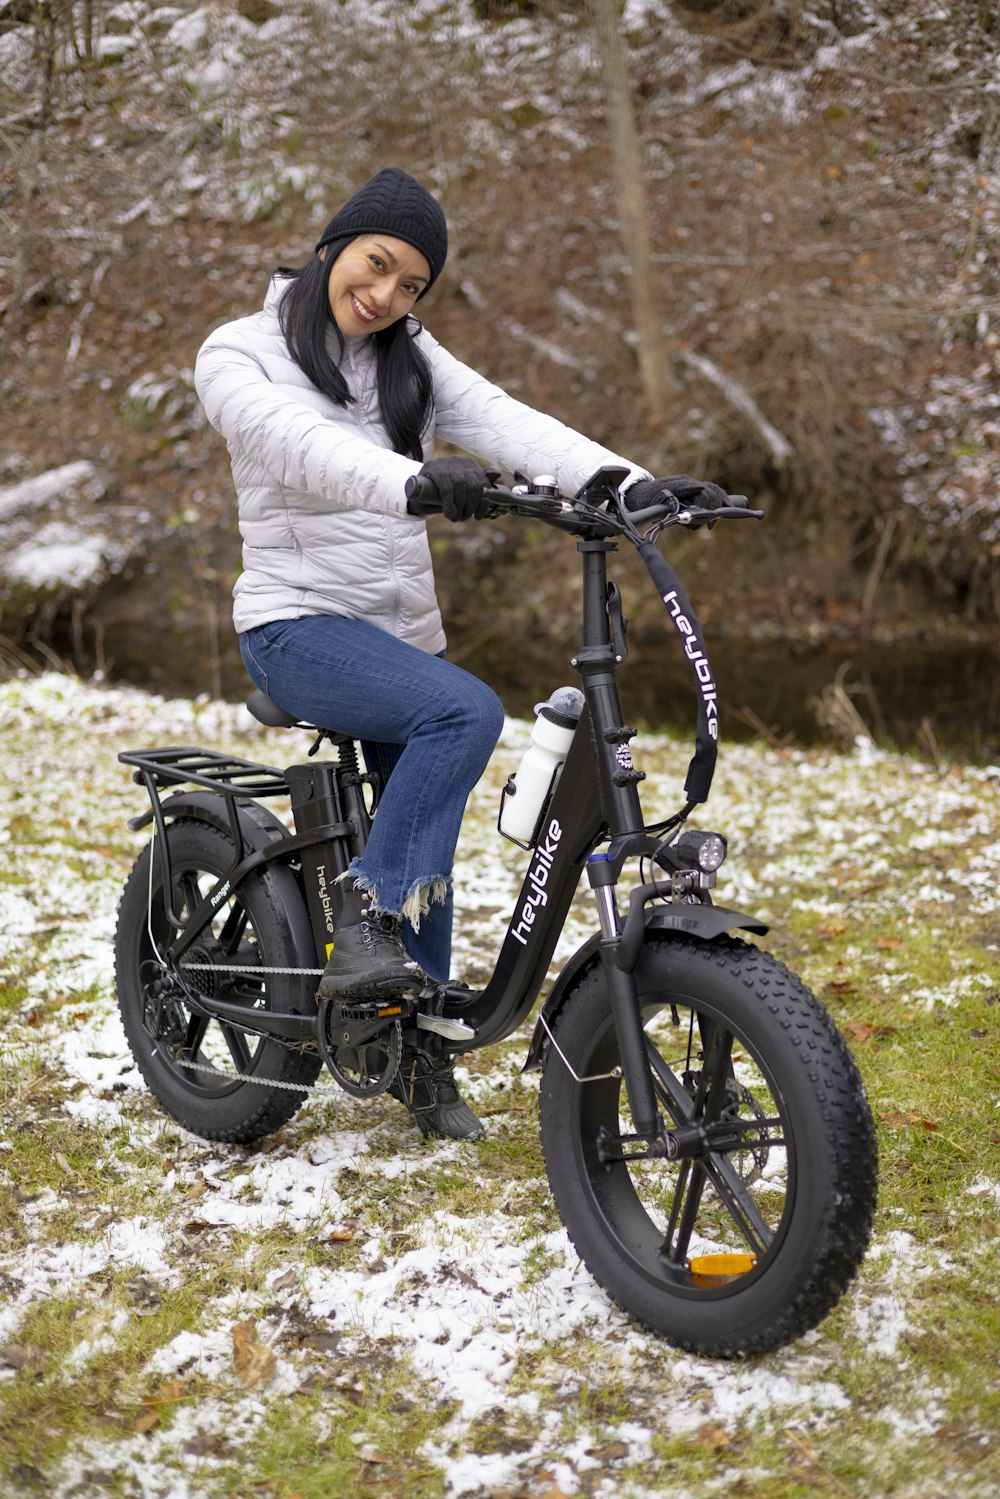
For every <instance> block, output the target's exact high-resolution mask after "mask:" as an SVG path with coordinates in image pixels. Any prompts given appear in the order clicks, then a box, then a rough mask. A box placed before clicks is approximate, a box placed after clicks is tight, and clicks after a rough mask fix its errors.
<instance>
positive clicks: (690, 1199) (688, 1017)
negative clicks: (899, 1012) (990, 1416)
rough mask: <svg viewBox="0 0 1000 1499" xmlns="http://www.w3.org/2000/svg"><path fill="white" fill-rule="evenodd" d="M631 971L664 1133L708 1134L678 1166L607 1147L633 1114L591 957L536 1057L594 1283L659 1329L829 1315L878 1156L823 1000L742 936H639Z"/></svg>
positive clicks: (713, 1345) (578, 1240)
mask: <svg viewBox="0 0 1000 1499" xmlns="http://www.w3.org/2000/svg"><path fill="white" fill-rule="evenodd" d="M636 978H637V981H638V990H639V998H640V1005H641V1008H642V1014H643V1020H644V1025H645V1034H646V1050H647V1056H648V1059H649V1063H650V1068H651V1073H652V1077H653V1085H654V1090H655V1093H656V1096H657V1101H658V1104H659V1108H660V1112H661V1115H662V1117H663V1119H664V1123H665V1125H666V1128H667V1131H668V1133H669V1132H671V1131H675V1130H679V1131H681V1132H682V1134H685V1135H686V1136H687V1139H688V1141H689V1142H690V1141H692V1139H694V1138H695V1137H697V1139H698V1140H699V1141H700V1144H694V1145H691V1144H689V1145H688V1147H687V1148H688V1149H689V1150H690V1153H689V1154H687V1155H682V1156H681V1157H680V1158H678V1159H674V1160H671V1159H662V1158H661V1159H638V1158H636V1157H635V1152H636V1149H637V1147H636V1146H634V1145H631V1146H628V1145H626V1146H625V1147H621V1146H615V1145H614V1144H613V1143H612V1142H613V1141H615V1140H619V1139H620V1138H621V1137H622V1136H624V1135H628V1134H631V1133H632V1132H633V1126H632V1123H631V1120H630V1118H629V1113H628V1103H627V1100H626V1097H625V1088H624V1083H623V1082H622V1080H621V1077H620V1076H616V1075H615V1071H616V1069H617V1068H618V1067H619V1054H618V1040H617V1035H616V1032H615V1026H614V1022H613V1020H612V1018H611V1011H610V1007H609V1002H608V996H607V989H606V986H605V982H604V976H603V970H602V968H601V964H600V960H599V959H598V960H597V961H596V962H595V963H594V964H592V965H591V966H589V967H588V968H586V969H585V970H584V971H583V972H582V973H581V975H580V976H579V977H578V978H577V980H576V982H575V983H574V985H573V987H572V988H571V989H570V991H569V993H568V994H567V996H566V998H565V1000H564V1003H563V1005H562V1007H561V1008H560V1010H559V1012H558V1015H557V1017H556V1019H555V1021H554V1023H553V1025H552V1034H553V1040H552V1041H550V1043H549V1045H548V1047H547V1051H546V1056H545V1061H544V1067H543V1075H542V1085H541V1092H540V1114H541V1120H540V1123H541V1135H542V1146H543V1150H544V1153H545V1164H546V1171H547V1173H548V1178H549V1183H550V1186H551V1188H552V1195H553V1197H554V1198H555V1202H556V1206H557V1208H558V1210H559V1214H560V1217H561V1218H562V1220H563V1222H564V1224H565V1226H566V1229H567V1232H568V1233H569V1236H570V1238H571V1240H572V1241H573V1244H574V1245H575V1247H576V1249H577V1251H578V1253H579V1254H580V1257H581V1259H582V1260H583V1261H584V1263H585V1264H586V1266H587V1268H588V1269H589V1270H590V1272H591V1274H592V1275H593V1276H594V1278H595V1280H597V1281H598V1282H599V1283H600V1284H601V1285H602V1286H603V1287H604V1289H605V1290H606V1291H607V1292H608V1293H609V1295H610V1296H611V1297H612V1298H613V1299H614V1300H615V1301H616V1302H617V1303H618V1304H619V1306H621V1307H622V1308H623V1310H624V1311H626V1312H628V1313H629V1314H630V1315H631V1316H633V1317H635V1318H636V1319H637V1320H638V1321H639V1322H641V1323H643V1324H644V1325H645V1326H647V1327H649V1328H651V1329H652V1330H653V1331H655V1332H657V1333H660V1334H662V1335H663V1336H664V1337H666V1338H667V1339H668V1340H669V1341H670V1342H672V1343H676V1344H677V1345H678V1346H679V1347H681V1348H686V1349H690V1350H692V1351H696V1352H700V1353H708V1354H719V1355H728V1356H734V1355H739V1354H749V1353H763V1352H765V1351H767V1350H768V1349H772V1348H777V1347H780V1346H781V1345H782V1344H784V1343H788V1342H790V1341H791V1340H792V1339H793V1338H796V1337H799V1336H800V1335H801V1334H802V1333H804V1332H806V1331H808V1329H809V1328H811V1327H814V1326H815V1325H816V1323H817V1322H819V1321H820V1319H821V1318H822V1317H824V1316H825V1315H826V1313H827V1312H828V1311H830V1309H831V1308H832V1307H833V1306H834V1305H835V1303H836V1302H837V1301H838V1300H839V1298H840V1297H841V1295H842V1294H843V1292H844V1290H845V1289H846V1287H847V1285H848V1284H849V1282H850V1280H851V1279H852V1278H853V1276H854V1274H855V1272H856V1271H857V1268H858V1266H859V1264H860V1262H861V1259H862V1256H863V1255H864V1252H865V1249H866V1247H867V1245H868V1241H869V1238H870V1235H871V1226H872V1217H873V1214H874V1209H875V1193H876V1179H877V1160H876V1146H875V1129H874V1123H873V1121H872V1116H871V1111H870V1109H869V1107H868V1101H867V1097H866V1095H865V1090H864V1086H863V1084H862V1082H861V1078H860V1076H859V1074H858V1071H857V1068H856V1067H855V1065H854V1063H853V1061H852V1059H851V1057H850V1054H849V1052H848V1050H847V1047H846V1045H845V1043H844V1041H843V1038H842V1037H841V1036H840V1035H839V1033H838V1032H837V1030H836V1028H835V1027H834V1025H833V1022H832V1021H831V1019H830V1017H829V1016H828V1015H827V1013H826V1011H825V1010H824V1009H823V1007H822V1005H821V1004H820V1003H819V1001H818V1000H817V999H816V998H815V996H814V995H813V994H811V993H810V991H809V990H808V989H807V988H806V987H805V985H804V984H802V983H801V982H800V981H799V980H798V979H797V978H796V977H795V976H794V975H793V974H791V973H789V972H788V970H787V969H786V968H784V967H783V966H782V965H781V964H780V963H778V962H777V961H776V960H775V959H774V958H772V957H771V956H770V955H769V954H767V953H764V952H761V951H760V950H759V949H757V948H755V947H752V946H750V945H749V944H746V943H743V942H739V941H736V940H734V939H729V938H726V939H722V940H719V941H715V942H700V941H696V940H693V939H686V940H678V939H674V938H671V937H669V936H666V935H662V936H661V935H654V934H650V936H649V937H647V941H646V946H645V947H644V949H643V952H642V955H641V958H640V962H639V965H638V968H637V972H636ZM560 1053H562V1055H560ZM571 1069H572V1070H571ZM573 1073H576V1078H574V1076H573ZM629 1153H631V1154H632V1157H633V1158H631V1159H624V1160H622V1159H614V1156H615V1155H616V1154H617V1155H618V1156H621V1155H622V1154H626V1155H628V1154H629Z"/></svg>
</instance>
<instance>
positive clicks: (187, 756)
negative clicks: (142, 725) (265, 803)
mask: <svg viewBox="0 0 1000 1499" xmlns="http://www.w3.org/2000/svg"><path fill="white" fill-rule="evenodd" d="M118 758H119V760H120V761H121V762H122V763H123V764H124V765H135V766H136V767H137V773H136V775H135V776H134V778H133V779H134V780H135V781H136V783H137V784H138V785H140V786H141V785H142V784H143V782H144V781H145V778H146V776H149V777H150V778H151V780H152V782H153V785H154V786H182V785H185V784H186V783H190V784H191V785H194V786H207V787H208V789H209V790H210V791H221V792H222V793H223V795H225V796H253V797H257V796H288V795H289V786H288V782H287V781H286V780H285V777H284V774H283V773H282V772H281V771H280V770H276V769H275V768H274V766H273V765H258V764H256V762H255V761H253V760H241V759H240V757H239V756H238V755H223V754H219V753H218V752H217V751H215V750H204V749H194V748H192V747H191V746H190V745H188V746H181V745H170V746H168V747H167V748H165V749H149V750H123V751H122V753H121V754H120V755H119V756H118Z"/></svg>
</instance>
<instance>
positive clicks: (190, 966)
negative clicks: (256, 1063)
mask: <svg viewBox="0 0 1000 1499" xmlns="http://www.w3.org/2000/svg"><path fill="white" fill-rule="evenodd" d="M181 968H182V969H183V970H184V971H185V972H190V973H198V972H201V973H278V974H284V975H288V976H290V977H292V978H313V977H317V976H319V975H321V974H323V973H325V971H326V970H325V969H323V968H252V967H249V966H240V965H238V964H236V963H182V964H181ZM172 1060H173V1062H174V1065H175V1066H177V1067H186V1068H187V1070H188V1071H189V1072H207V1073H208V1074H209V1076H210V1077H217V1078H221V1079H222V1080H223V1081H225V1082H233V1083H256V1084H257V1086H258V1087H260V1088H283V1089H284V1090H285V1092H287V1093H311V1092H312V1091H313V1089H314V1088H315V1086H316V1083H285V1082H281V1081H280V1080H279V1079H278V1078H276V1077H251V1076H250V1074H249V1073H247V1072H220V1071H219V1069H218V1068H217V1067H208V1066H206V1065H205V1063H204V1062H187V1061H182V1060H181V1059H180V1058H179V1057H174V1058H172ZM318 1081H319V1079H317V1082H318ZM334 1081H336V1079H334ZM344 1091H345V1092H346V1091H347V1090H346V1089H345V1090H344Z"/></svg>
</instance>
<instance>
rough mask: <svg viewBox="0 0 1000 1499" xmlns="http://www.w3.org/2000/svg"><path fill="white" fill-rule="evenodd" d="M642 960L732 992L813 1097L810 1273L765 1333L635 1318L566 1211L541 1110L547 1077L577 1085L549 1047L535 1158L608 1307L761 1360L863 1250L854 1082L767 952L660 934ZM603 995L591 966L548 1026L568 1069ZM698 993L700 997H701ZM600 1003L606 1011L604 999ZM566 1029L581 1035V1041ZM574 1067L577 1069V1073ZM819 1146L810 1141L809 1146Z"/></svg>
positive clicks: (867, 1216) (563, 1164)
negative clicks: (686, 970)
mask: <svg viewBox="0 0 1000 1499" xmlns="http://www.w3.org/2000/svg"><path fill="white" fill-rule="evenodd" d="M644 956H648V958H649V960H651V961H652V962H654V963H660V964H661V965H662V964H663V963H664V962H671V961H672V962H673V965H674V967H676V966H677V963H678V962H681V963H682V964H691V963H693V964H694V965H695V971H697V970H698V967H699V965H700V969H701V972H702V973H703V974H704V976H705V979H706V980H709V979H710V978H711V976H712V975H716V978H715V983H716V984H720V983H721V984H723V985H727V984H732V983H735V984H737V985H739V986H740V988H741V989H742V990H743V991H744V993H745V996H746V998H747V1000H748V1002H749V1005H750V1013H751V1014H752V1013H753V1010H754V1009H756V1012H757V1014H758V1016H759V1017H760V1019H761V1020H762V1021H763V1023H764V1029H765V1030H766V1029H767V1028H770V1027H774V1028H775V1031H776V1032H780V1034H781V1036H782V1037H783V1038H784V1045H785V1046H787V1047H788V1048H789V1050H790V1054H791V1055H792V1056H794V1058H795V1059H796V1061H797V1064H798V1066H799V1067H801V1068H802V1069H803V1072H804V1074H805V1077H806V1079H807V1081H808V1084H809V1088H810V1090H811V1092H812V1094H813V1096H814V1099H815V1109H814V1111H813V1113H814V1119H813V1127H817V1126H818V1127H819V1128H820V1129H821V1131H822V1135H823V1154H824V1158H825V1165H824V1172H825V1174H826V1176H827V1178H828V1179H827V1180H826V1181H825V1185H824V1200H823V1207H822V1212H821V1213H820V1215H819V1217H818V1221H817V1223H816V1224H815V1231H814V1235H813V1240H812V1253H811V1265H810V1271H809V1274H808V1276H806V1277H801V1276H800V1277H799V1281H800V1283H799V1284H798V1285H797V1287H796V1288H795V1289H794V1291H793V1292H792V1294H791V1295H790V1297H789V1299H788V1300H787V1303H786V1304H785V1305H783V1306H782V1307H781V1310H780V1312H778V1313H776V1314H774V1315H772V1316H770V1317H769V1319H768V1321H767V1325H766V1326H762V1327H760V1328H758V1329H757V1330H754V1331H741V1332H740V1333H739V1335H738V1336H734V1335H732V1334H730V1335H728V1336H727V1334H726V1332H725V1331H723V1330H722V1329H719V1330H716V1331H709V1330H706V1331H702V1330H701V1329H695V1330H694V1331H692V1332H684V1331H681V1332H677V1331H676V1330H672V1329H671V1328H670V1327H669V1326H665V1325H664V1322H663V1321H661V1320H659V1319H658V1318H654V1317H653V1316H651V1315H650V1314H649V1313H648V1312H645V1313H644V1310H643V1308H642V1306H641V1305H639V1306H637V1305H636V1304H635V1303H634V1301H632V1299H631V1297H630V1295H629V1294H628V1293H627V1291H626V1293H625V1294H623V1293H622V1291H621V1288H620V1286H616V1285H615V1284H614V1283H613V1281H614V1276H613V1275H611V1276H609V1275H607V1274H604V1273H601V1267H599V1266H598V1267H597V1268H595V1265H594V1264H593V1263H591V1261H592V1259H594V1258H595V1256H594V1255H593V1254H592V1253H591V1252H590V1245H589V1243H588V1233H590V1232H591V1226H590V1225H589V1224H588V1223H587V1222H586V1221H582V1222H581V1223H580V1224H579V1225H577V1224H576V1223H575V1222H574V1216H575V1211H579V1204H577V1205H576V1206H575V1208H574V1207H573V1206H572V1205H571V1206H570V1210H569V1211H568V1212H567V1211H564V1208H565V1207H566V1206H567V1191H568V1188H567V1185H566V1184H567V1179H568V1171H567V1153H568V1150H567V1145H566V1136H567V1134H568V1133H570V1129H571V1122H570V1121H569V1120H567V1119H566V1117H565V1113H566V1111H565V1109H564V1108H563V1109H562V1111H561V1112H562V1115H563V1117H562V1118H561V1119H560V1118H559V1117H558V1116H557V1114H556V1112H555V1111H553V1110H547V1108H546V1084H547V1081H548V1078H549V1076H550V1071H549V1070H550V1069H554V1072H555V1076H554V1079H553V1082H554V1085H555V1088H556V1091H557V1092H559V1093H565V1092H566V1091H569V1092H570V1093H573V1092H576V1093H578V1092H579V1089H578V1088H576V1087H575V1085H570V1084H569V1075H568V1073H566V1071H565V1068H564V1067H563V1063H562V1061H561V1060H560V1059H559V1057H558V1055H557V1054H556V1052H555V1050H554V1048H553V1047H552V1046H551V1044H549V1045H547V1048H546V1057H545V1062H544V1065H543V1079H542V1094H541V1097H540V1108H541V1126H542V1147H543V1154H544V1158H545V1164H546V1171H547V1173H548V1176H549V1181H550V1184H551V1186H552V1191H553V1196H554V1197H555V1198H556V1202H557V1206H558V1207H559V1210H560V1215H561V1216H562V1217H563V1221H564V1224H565V1226H566V1230H567V1233H568V1234H569V1237H570V1239H571V1240H572V1242H573V1244H574V1247H575V1248H576V1250H577V1252H578V1253H579V1254H580V1257H581V1259H583V1260H584V1263H585V1264H587V1265H588V1268H590V1269H591V1273H593V1274H594V1275H595V1279H597V1280H598V1281H599V1282H600V1283H601V1284H602V1285H603V1286H604V1289H605V1290H606V1291H607V1293H608V1294H609V1296H610V1297H611V1298H612V1300H614V1301H615V1302H616V1303H617V1304H618V1305H619V1306H620V1307H621V1308H622V1310H623V1311H625V1312H626V1313H627V1314H628V1315H629V1316H630V1317H632V1318H633V1320H635V1321H637V1322H638V1323H640V1324H641V1325H642V1326H644V1327H646V1328H648V1329H649V1330H650V1331H652V1332H655V1333H657V1334H659V1335H661V1336H666V1337H667V1339H668V1340H669V1341H670V1342H671V1343H673V1344H675V1345H676V1346H678V1347H681V1348H684V1349H686V1350H688V1351H691V1352H699V1353H704V1354H710V1355H717V1356H722V1357H739V1356H746V1355H753V1354H758V1353H765V1352H767V1351H769V1350H772V1349H774V1348H777V1347H780V1346H782V1345H783V1344H785V1343H788V1342H790V1341H792V1340H793V1339H795V1338H797V1337H800V1336H801V1335H802V1334H803V1333H805V1332H807V1331H808V1330H809V1329H811V1328H813V1327H815V1326H816V1325H817V1324H818V1323H819V1322H820V1321H821V1320H822V1318H823V1317H825V1316H826V1315H827V1313H828V1312H829V1311H831V1310H832V1308H833V1307H834V1306H835V1305H836V1303H837V1302H838V1301H839V1299H840V1298H841V1297H842V1295H843V1294H844V1292H845V1291H846V1289H847V1287H848V1286H849V1284H850V1283H851V1281H852V1279H853V1278H854V1276H855V1274H856V1273H857V1269H858V1266H859V1264H860V1262H861V1259H862V1258H863V1255H864V1252H865V1249H866V1248H867V1245H868V1242H869V1239H870V1236H871V1231H872V1223H873V1218H874V1211H875V1199H876V1186H877V1157H876V1149H875V1132H874V1124H873V1121H872V1117H871V1111H870V1109H869V1107H868V1102H867V1095H866V1092H865V1088H864V1084H863V1082H862V1079H861V1076H860V1074H859V1072H858V1069H857V1067H856V1065H855V1063H854V1060H853V1058H852V1057H851V1055H850V1052H849V1050H848V1048H847V1044H846V1042H845V1041H844V1039H843V1037H842V1036H841V1035H840V1033H839V1032H838V1031H837V1030H836V1027H835V1026H834V1025H833V1022H832V1020H831V1019H830V1017H829V1016H828V1014H827V1012H826V1010H825V1009H824V1007H823V1006H822V1005H821V1003H820V1002H819V1000H817V999H816V997H815V996H814V995H813V994H812V992H811V991H810V990H809V989H808V988H807V987H806V985H805V984H804V983H803V982H802V981H801V980H800V979H799V978H798V977H797V976H796V975H795V974H793V973H792V972H791V971H790V970H789V969H788V968H787V967H786V966H785V965H784V964H783V963H781V962H779V961H778V960H777V959H776V958H774V957H772V956H771V954H769V953H767V952H764V951H762V950H761V949H759V948H757V947H754V946H753V945H751V944H749V943H747V942H744V941H742V940H740V939H738V938H732V937H722V938H718V939H715V940H713V941H710V942H707V941H699V940H697V939H691V938H688V939H677V938H672V937H668V936H666V935H664V936H662V937H658V938H656V939H654V940H653V941H652V942H651V943H648V944H647V950H646V954H645V955H644ZM691 987H692V988H693V987H694V986H693V985H692V986H691ZM602 990H603V982H602V976H601V971H600V960H599V958H598V959H595V964H592V965H590V966H589V967H588V968H587V969H585V970H584V971H583V972H582V973H581V974H579V975H578V976H577V979H576V981H575V983H574V985H573V986H572V987H571V989H570V990H569V991H568V993H567V994H566V996H565V997H564V1000H563V1003H562V1005H561V1007H560V1010H559V1013H558V1015H557V1017H556V1018H555V1021H554V1029H555V1034H556V1039H557V1040H558V1041H559V1044H560V1046H562V1047H563V1050H565V1051H566V1052H567V1055H570V1056H571V1058H572V1056H573V1054H574V1051H575V1053H576V1060H577V1061H581V1060H583V1059H585V1056H586V1046H587V1038H586V1033H588V1032H590V1033H593V1032H594V1030H595V1028H596V1025H597V1023H598V1016H597V1014H596V1010H597V1009H598V1008H599V1006H600V997H599V996H600V994H601V991H602ZM707 992H708V991H705V992H703V994H702V996H701V997H702V998H705V997H706V993H707ZM604 1003H605V1007H606V1000H605V1001H604ZM581 1005H582V1006H583V1010H581V1008H580V1007H581ZM584 1012H585V1013H584ZM575 1015H576V1017H577V1018H576V1019H574V1016H575ZM746 1028H747V1029H748V1030H754V1031H755V1036H754V1040H755V1045H756V1049H757V1050H758V1052H759V1053H760V1055H761V1058H762V1060H763V1061H764V1062H765V1063H767V1062H768V1060H769V1059H768V1057H767V1046H766V1043H762V1042H761V1041H760V1034H761V1031H760V1027H759V1026H754V1025H750V1024H747V1025H746ZM574 1032H581V1033H583V1036H582V1042H581V1037H580V1036H578V1035H576V1034H574ZM581 1044H582V1046H583V1052H582V1054H581V1051H580V1046H581ZM580 1070H581V1067H579V1066H578V1067H577V1071H580ZM560 1073H562V1074H563V1076H562V1077H560V1076H559V1074H560ZM817 1143H818V1142H817V1141H814V1142H813V1145H814V1146H815V1145H816V1144H817ZM803 1165H805V1163H803ZM800 1169H801V1168H800ZM574 1190H577V1189H576V1188H574ZM664 1296H665V1297H667V1298H668V1297H669V1293H668V1292H664ZM668 1311H669V1303H668ZM687 1320H690V1318H688V1319H687Z"/></svg>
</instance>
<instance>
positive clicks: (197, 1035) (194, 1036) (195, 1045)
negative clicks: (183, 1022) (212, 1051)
mask: <svg viewBox="0 0 1000 1499" xmlns="http://www.w3.org/2000/svg"><path fill="white" fill-rule="evenodd" d="M207 1029H208V1020H207V1019H206V1017H205V1016H204V1015H191V1016H189V1018H188V1028H187V1035H186V1036H185V1037H184V1052H185V1054H186V1055H187V1056H189V1057H190V1058H191V1060H192V1061H194V1060H195V1058H196V1057H197V1055H198V1051H199V1049H200V1047H201V1043H202V1041H203V1040H204V1039H205V1032H206V1031H207Z"/></svg>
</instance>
